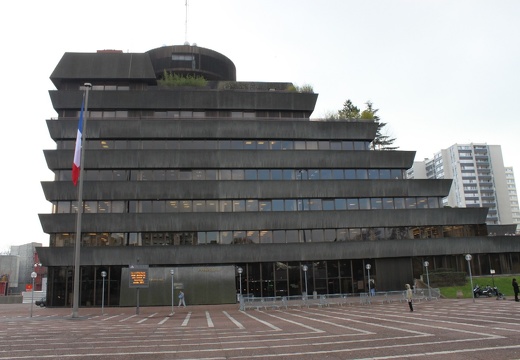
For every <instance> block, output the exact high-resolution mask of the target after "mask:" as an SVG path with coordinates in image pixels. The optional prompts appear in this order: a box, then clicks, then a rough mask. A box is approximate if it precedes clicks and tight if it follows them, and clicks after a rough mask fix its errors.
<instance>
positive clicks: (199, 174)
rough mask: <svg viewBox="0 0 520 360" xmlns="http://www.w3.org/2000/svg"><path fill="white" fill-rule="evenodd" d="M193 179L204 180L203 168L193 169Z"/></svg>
mask: <svg viewBox="0 0 520 360" xmlns="http://www.w3.org/2000/svg"><path fill="white" fill-rule="evenodd" d="M192 174H193V180H206V172H205V171H204V170H193V173H192Z"/></svg>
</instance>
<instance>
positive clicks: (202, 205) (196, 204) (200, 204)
mask: <svg viewBox="0 0 520 360" xmlns="http://www.w3.org/2000/svg"><path fill="white" fill-rule="evenodd" d="M205 211H206V202H205V201H204V200H193V212H205Z"/></svg>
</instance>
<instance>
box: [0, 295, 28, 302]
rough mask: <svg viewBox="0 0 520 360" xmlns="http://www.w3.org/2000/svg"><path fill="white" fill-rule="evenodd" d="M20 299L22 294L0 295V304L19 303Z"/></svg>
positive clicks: (21, 299)
mask: <svg viewBox="0 0 520 360" xmlns="http://www.w3.org/2000/svg"><path fill="white" fill-rule="evenodd" d="M22 301H23V297H22V295H8V296H0V304H21V303H22Z"/></svg>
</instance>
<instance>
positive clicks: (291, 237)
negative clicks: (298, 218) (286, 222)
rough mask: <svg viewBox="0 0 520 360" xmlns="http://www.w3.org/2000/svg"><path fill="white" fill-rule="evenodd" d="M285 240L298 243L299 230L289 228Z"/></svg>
mask: <svg viewBox="0 0 520 360" xmlns="http://www.w3.org/2000/svg"><path fill="white" fill-rule="evenodd" d="M285 241H286V242H288V243H297V242H299V240H298V230H287V231H286V232H285Z"/></svg>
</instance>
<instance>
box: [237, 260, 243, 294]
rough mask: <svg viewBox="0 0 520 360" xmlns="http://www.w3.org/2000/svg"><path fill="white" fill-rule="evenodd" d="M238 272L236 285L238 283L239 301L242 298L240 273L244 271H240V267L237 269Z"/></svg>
mask: <svg viewBox="0 0 520 360" xmlns="http://www.w3.org/2000/svg"><path fill="white" fill-rule="evenodd" d="M237 271H238V283H239V287H240V292H239V293H238V294H239V298H238V299H239V301H240V299H241V298H242V272H243V271H244V269H242V268H241V267H239V268H238V269H237Z"/></svg>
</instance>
